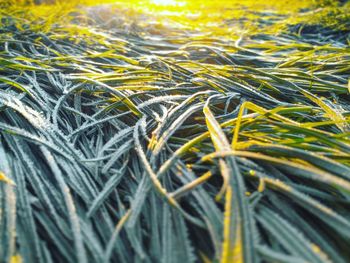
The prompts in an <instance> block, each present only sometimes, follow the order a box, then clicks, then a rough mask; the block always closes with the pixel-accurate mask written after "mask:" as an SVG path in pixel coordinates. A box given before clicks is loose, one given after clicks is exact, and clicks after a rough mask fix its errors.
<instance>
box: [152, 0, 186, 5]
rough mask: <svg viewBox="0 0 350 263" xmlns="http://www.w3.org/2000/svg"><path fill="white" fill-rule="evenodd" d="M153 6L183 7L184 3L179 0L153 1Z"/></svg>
mask: <svg viewBox="0 0 350 263" xmlns="http://www.w3.org/2000/svg"><path fill="white" fill-rule="evenodd" d="M151 2H152V3H153V4H156V5H161V6H183V5H184V2H180V1H177V0H151Z"/></svg>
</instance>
